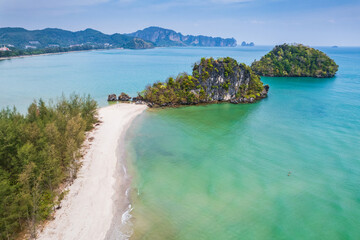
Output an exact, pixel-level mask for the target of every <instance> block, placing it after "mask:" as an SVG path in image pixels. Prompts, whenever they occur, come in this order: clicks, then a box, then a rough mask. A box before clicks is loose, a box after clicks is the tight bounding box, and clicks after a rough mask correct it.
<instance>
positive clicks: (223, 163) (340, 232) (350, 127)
mask: <svg viewBox="0 0 360 240" xmlns="http://www.w3.org/2000/svg"><path fill="white" fill-rule="evenodd" d="M324 50H325V51H326V52H327V53H328V54H329V55H330V56H331V57H333V58H335V60H336V62H337V63H338V64H339V65H340V70H339V73H338V74H337V76H336V77H335V78H331V79H312V78H262V80H263V81H264V82H265V83H267V84H269V85H270V93H269V97H268V98H267V99H264V100H262V101H261V102H258V103H256V104H248V105H231V104H217V105H207V106H196V107H184V108H179V109H165V110H151V111H147V112H146V113H145V114H144V115H143V116H141V117H140V118H139V119H137V124H134V125H133V127H132V128H131V130H130V133H129V135H128V138H129V140H130V141H129V143H128V149H129V151H130V155H129V159H128V160H129V164H131V165H133V166H134V169H133V172H134V175H135V178H134V181H133V187H134V188H135V189H136V191H135V194H133V199H132V201H133V202H134V211H133V216H134V218H133V223H134V224H135V229H134V235H133V238H132V239H360V228H359V219H360V188H359V183H360V161H359V156H360V148H359V147H360V95H359V93H360V69H358V66H360V49H351V50H350V49H345V50H342V51H340V50H338V49H324ZM289 172H291V173H290V174H289ZM288 175H290V176H288Z"/></svg>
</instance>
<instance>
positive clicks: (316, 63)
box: [251, 44, 338, 78]
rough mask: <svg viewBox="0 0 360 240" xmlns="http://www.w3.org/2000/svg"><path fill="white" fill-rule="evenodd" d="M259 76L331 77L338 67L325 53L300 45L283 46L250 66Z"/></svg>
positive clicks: (276, 47)
mask: <svg viewBox="0 0 360 240" xmlns="http://www.w3.org/2000/svg"><path fill="white" fill-rule="evenodd" d="M251 68H252V69H253V71H254V72H255V73H257V74H259V75H260V76H270V77H316V78H325V77H333V76H334V75H335V74H336V72H337V70H338V65H336V63H335V61H334V60H332V59H331V58H329V57H328V56H327V55H326V54H325V53H323V52H321V51H319V50H317V49H314V48H310V47H307V46H304V45H301V44H295V45H289V44H283V45H279V46H275V48H274V49H273V50H272V51H270V52H269V53H267V54H266V55H265V56H263V57H262V58H261V59H260V61H255V62H253V64H252V65H251Z"/></svg>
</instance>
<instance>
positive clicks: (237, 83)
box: [143, 57, 269, 106]
mask: <svg viewBox="0 0 360 240" xmlns="http://www.w3.org/2000/svg"><path fill="white" fill-rule="evenodd" d="M268 89H269V87H268V86H263V83H262V82H261V80H260V77H259V76H258V75H256V74H255V73H253V71H252V70H251V68H250V67H249V66H247V65H245V64H244V63H241V64H238V63H237V61H236V60H235V59H232V58H229V57H227V58H219V59H217V60H215V59H213V58H208V59H206V58H202V59H201V61H200V62H199V63H195V64H194V67H193V73H192V75H189V74H187V73H181V74H179V75H178V76H177V77H176V78H172V77H170V78H168V79H167V81H166V82H165V83H163V82H157V83H154V84H153V85H152V86H148V87H147V88H146V90H145V92H144V93H143V97H144V100H145V101H147V102H149V103H150V105H151V106H153V105H154V106H176V105H188V104H198V103H208V102H219V101H220V102H221V101H229V102H232V103H241V102H254V101H255V100H256V99H260V98H264V97H266V95H267V91H268Z"/></svg>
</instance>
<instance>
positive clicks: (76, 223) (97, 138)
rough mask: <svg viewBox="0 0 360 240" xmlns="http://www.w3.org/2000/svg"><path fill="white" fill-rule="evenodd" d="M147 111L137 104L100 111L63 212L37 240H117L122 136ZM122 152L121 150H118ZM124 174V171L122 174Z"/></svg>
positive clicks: (56, 215)
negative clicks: (115, 221)
mask: <svg viewBox="0 0 360 240" xmlns="http://www.w3.org/2000/svg"><path fill="white" fill-rule="evenodd" d="M146 108H147V107H146V106H145V105H135V104H114V105H111V106H108V107H104V108H100V109H99V110H98V112H99V119H100V121H101V122H102V123H101V124H100V125H99V126H97V127H96V129H95V130H93V132H91V133H90V134H89V136H88V140H87V141H88V143H89V144H90V147H89V149H88V150H87V152H86V154H85V156H84V158H83V159H82V163H83V166H82V167H81V169H80V171H79V173H78V177H77V179H76V180H75V181H74V183H73V184H72V185H71V186H70V187H69V193H68V194H67V196H66V197H65V199H64V200H63V201H62V204H61V206H62V207H61V208H60V209H59V210H57V212H56V213H55V219H54V220H52V221H50V222H49V223H48V224H47V225H46V226H45V227H44V229H43V231H42V232H40V233H39V235H38V239H52V240H53V239H57V240H60V239H66V240H75V239H76V240H80V239H86V240H90V239H95V240H101V239H105V238H106V239H115V238H114V237H113V236H114V234H113V233H111V232H114V230H110V229H111V228H112V227H113V225H114V223H113V221H114V219H115V218H116V217H115V213H116V212H117V211H120V210H121V211H123V210H124V209H123V208H122V209H121V208H120V210H116V209H119V207H118V206H117V205H119V204H120V205H121V203H119V200H121V199H123V198H124V197H122V198H121V196H119V195H121V194H123V195H124V192H119V191H118V186H119V183H121V182H122V180H123V178H124V174H123V173H124V170H123V169H122V167H119V163H120V160H121V159H119V158H121V157H122V156H121V155H120V154H119V152H120V150H122V149H123V147H124V142H123V141H124V139H123V136H124V134H125V132H126V130H127V128H128V127H129V125H130V123H131V122H132V120H133V119H134V118H135V117H136V116H138V115H139V114H141V113H142V112H143V111H144V110H145V109H146ZM92 137H93V140H92V141H89V138H92ZM119 148H120V149H119ZM120 170H122V171H120ZM116 239H120V238H118V237H116Z"/></svg>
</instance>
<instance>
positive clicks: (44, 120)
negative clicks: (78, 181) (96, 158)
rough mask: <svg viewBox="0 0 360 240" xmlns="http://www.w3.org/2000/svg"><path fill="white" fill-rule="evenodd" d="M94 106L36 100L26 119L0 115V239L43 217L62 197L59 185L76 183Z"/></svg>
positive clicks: (32, 227)
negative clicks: (81, 148) (82, 146)
mask: <svg viewBox="0 0 360 240" xmlns="http://www.w3.org/2000/svg"><path fill="white" fill-rule="evenodd" d="M96 108H97V104H96V102H95V101H94V100H92V99H91V98H90V97H83V98H82V97H79V96H77V95H72V96H71V97H70V98H69V99H66V98H64V97H63V98H61V99H60V100H59V101H58V102H57V103H55V104H49V105H46V104H45V103H44V102H43V101H42V100H39V101H38V102H34V103H33V104H31V105H30V107H29V108H28V113H27V115H26V116H24V115H22V114H20V113H18V112H17V111H16V110H15V109H14V110H10V109H4V110H2V111H0V239H14V238H16V236H17V234H18V233H19V232H20V231H24V230H28V231H29V233H30V235H31V238H34V237H35V234H36V224H37V223H38V222H39V221H41V220H44V219H46V218H48V217H49V215H50V214H51V212H52V211H53V209H54V208H56V207H57V206H58V205H59V204H60V201H61V199H62V198H63V197H64V195H65V192H64V191H62V190H61V189H60V188H59V186H60V184H61V183H63V182H64V181H70V182H71V181H73V179H74V178H76V173H77V169H78V167H79V166H80V163H79V161H78V159H79V157H80V156H81V152H80V151H79V149H80V147H81V145H82V143H83V141H84V139H85V132H86V131H88V130H90V129H92V128H93V125H94V123H95V122H97V117H96Z"/></svg>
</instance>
